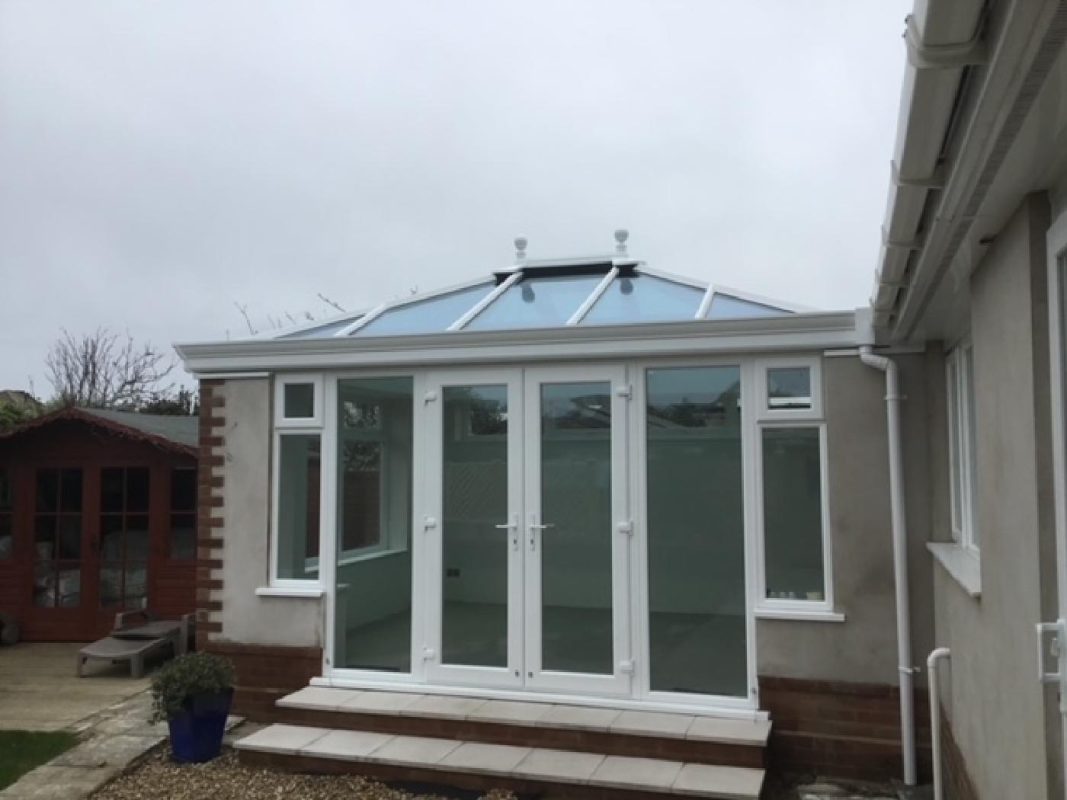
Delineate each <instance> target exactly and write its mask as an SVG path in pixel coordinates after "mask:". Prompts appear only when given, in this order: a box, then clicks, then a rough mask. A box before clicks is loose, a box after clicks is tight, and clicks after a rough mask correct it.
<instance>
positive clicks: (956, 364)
mask: <svg viewBox="0 0 1067 800" xmlns="http://www.w3.org/2000/svg"><path fill="white" fill-rule="evenodd" d="M945 381H946V392H945V398H946V402H945V406H946V412H947V413H946V424H947V427H948V434H949V441H948V446H949V459H948V463H949V518H950V520H951V529H952V539H953V541H954V542H955V543H956V544H958V545H959V546H960V547H962V548H964V550H966V551H968V552H969V553H971V554H972V555H975V556H977V555H978V554H979V552H980V541H981V540H980V537H979V535H978V521H977V514H976V513H975V508H976V502H977V498H976V497H975V485H976V484H975V478H976V476H975V474H974V465H975V458H974V447H975V444H976V442H975V441H974V440H973V438H974V437H973V436H972V435H971V430H972V427H973V425H974V413H975V409H974V404H975V397H974V348H973V346H972V344H971V341H970V339H969V338H967V337H965V338H963V339H961V340H960V341H959V342H958V343H957V344H956V345H955V346H954V347H952V348H951V349H950V350H949V351H948V353H947V354H946V356H945Z"/></svg>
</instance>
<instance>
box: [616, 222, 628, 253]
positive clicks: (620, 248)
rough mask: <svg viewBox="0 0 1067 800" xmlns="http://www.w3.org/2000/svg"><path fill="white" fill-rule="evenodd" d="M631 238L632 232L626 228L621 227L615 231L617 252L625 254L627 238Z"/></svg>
mask: <svg viewBox="0 0 1067 800" xmlns="http://www.w3.org/2000/svg"><path fill="white" fill-rule="evenodd" d="M629 238H630V232H629V231H628V230H626V228H619V229H618V230H617V231H615V241H616V242H617V244H616V245H615V254H616V255H620V256H624V255H626V240H627V239H629Z"/></svg>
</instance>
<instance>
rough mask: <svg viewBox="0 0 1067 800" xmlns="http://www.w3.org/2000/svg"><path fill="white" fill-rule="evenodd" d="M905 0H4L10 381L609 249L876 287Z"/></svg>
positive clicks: (740, 272) (731, 272)
mask: <svg viewBox="0 0 1067 800" xmlns="http://www.w3.org/2000/svg"><path fill="white" fill-rule="evenodd" d="M910 7H911V0H878V2H862V3H860V2H856V1H855V0H805V2H803V3H798V2H795V0H749V1H748V2H743V3H742V2H736V0H735V1H734V2H720V1H719V0H686V1H684V2H682V1H681V0H536V2H534V1H533V0H526V1H525V2H519V0H514V2H501V0H483V1H478V0H448V2H445V1H444V0H422V1H421V2H415V1H414V0H390V2H381V0H373V1H371V0H359V1H357V0H346V1H345V2H328V1H327V0H323V1H322V2H318V1H316V0H289V2H270V1H269V0H248V1H247V2H244V1H241V0H182V2H160V1H155V2H152V1H150V0H126V1H124V2H120V1H118V0H67V1H66V2H57V1H56V0H0V389H3V388H19V389H27V388H31V386H32V388H33V389H34V390H35V391H36V393H37V394H38V395H39V396H41V397H45V398H46V397H48V396H49V395H50V393H51V387H50V386H49V384H48V381H47V379H46V374H45V369H44V360H45V355H46V353H47V351H48V349H49V346H50V345H51V343H52V342H53V341H54V340H55V339H56V338H57V337H58V336H59V335H60V333H61V331H62V330H63V329H66V330H69V331H70V332H71V333H73V334H75V335H78V334H82V333H88V332H91V331H92V330H94V329H96V328H97V327H100V326H103V327H106V328H109V329H111V330H113V331H116V332H121V333H125V332H129V334H130V335H131V336H133V337H134V338H135V339H136V340H138V341H141V342H146V341H147V342H151V343H153V344H156V345H158V346H166V347H169V345H170V344H171V343H173V342H188V341H202V340H218V339H226V338H237V337H240V336H242V335H247V327H246V324H245V321H244V319H243V318H242V315H241V313H240V311H239V310H238V308H237V306H238V305H240V306H243V307H245V308H246V309H247V313H248V315H249V316H250V317H251V319H252V320H253V324H254V325H255V326H256V328H257V329H265V328H267V327H269V325H270V322H269V321H268V320H270V319H284V317H285V315H286V314H290V315H292V316H294V317H302V316H303V315H304V314H305V313H309V314H312V315H313V316H315V317H316V318H318V317H322V316H326V315H329V314H331V313H336V312H335V310H334V309H331V308H330V307H329V306H328V305H326V304H325V303H324V302H323V301H322V300H321V299H319V295H320V294H322V295H325V296H326V297H328V298H330V299H332V300H333V301H335V302H336V303H339V304H340V305H341V306H343V307H344V308H345V309H347V310H358V309H360V308H365V307H370V306H374V305H376V304H378V303H379V302H381V301H383V300H389V299H393V298H398V297H402V296H404V295H406V294H408V293H409V292H410V291H412V290H413V289H417V290H419V291H426V290H432V289H436V288H440V287H442V286H446V285H449V284H453V283H458V282H462V281H465V280H469V279H473V278H477V277H481V276H483V275H487V274H488V273H489V272H491V271H492V270H494V269H498V268H500V267H503V266H506V265H508V264H510V263H511V262H512V258H513V254H514V246H513V244H512V242H513V240H514V238H515V237H516V236H525V237H527V238H528V240H529V245H528V255H529V257H531V258H546V257H551V256H561V255H582V254H598V253H605V252H610V251H611V250H612V248H613V246H614V240H613V236H612V234H613V231H614V230H615V229H616V228H620V227H622V228H627V229H628V230H629V231H630V241H629V245H630V254H631V255H632V256H635V257H637V258H640V259H643V260H645V261H647V262H648V263H649V265H650V266H652V267H655V268H658V269H662V270H666V271H669V272H675V273H680V274H683V275H688V276H691V277H694V278H699V279H702V280H706V281H710V282H714V283H717V284H723V285H726V286H731V287H734V288H738V289H743V290H746V291H749V292H753V293H756V294H761V295H765V296H769V297H773V298H779V299H783V300H787V301H791V302H794V303H797V304H802V305H807V306H811V307H815V308H824V309H835V308H854V307H857V306H861V305H865V304H866V302H867V298H868V296H869V293H870V290H871V287H872V285H873V275H874V269H875V266H876V260H877V255H878V247H879V243H880V227H881V222H882V217H883V213H884V209H885V198H886V193H887V189H888V185H889V174H890V168H889V161H890V158H891V154H892V147H893V141H894V138H895V132H896V116H897V109H898V105H899V97H900V83H901V79H902V76H903V71H904V64H905V50H904V42H903V40H902V38H901V34H902V32H903V30H904V19H905V16H906V15H907V13H908V12H909V10H910Z"/></svg>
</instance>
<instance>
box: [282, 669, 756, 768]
mask: <svg viewBox="0 0 1067 800" xmlns="http://www.w3.org/2000/svg"><path fill="white" fill-rule="evenodd" d="M271 721H273V722H281V723H288V724H292V725H303V726H310V727H318V728H327V729H336V730H356V731H368V732H376V733H389V734H397V735H405V736H428V737H441V738H450V739H461V740H463V741H468V742H484V743H488V744H509V745H515V746H522V747H537V748H548V749H552V750H571V751H584V752H592V753H599V754H602V755H615V756H637V757H645V756H652V757H655V758H663V759H668V760H671V761H679V762H683V763H694V764H715V765H722V766H737V767H754V768H762V767H763V766H765V752H766V746H767V737H768V736H769V734H770V729H771V724H770V722H768V721H766V720H752V719H738V718H726V717H719V716H708V715H695V714H691V713H678V712H663V711H638V710H632V709H626V710H623V709H617V708H601V707H592V706H579V705H566V704H554V703H544V702H533V701H531V702H526V701H512V700H486V699H484V698H477V697H457V696H451V695H433V694H419V693H408V692H390V691H377V690H375V691H360V690H349V689H328V688H320V687H307V688H305V689H301V690H300V691H298V692H294V693H293V694H291V695H288V696H286V697H283V698H282V699H280V700H279V701H278V702H277V703H276V706H275V710H274V713H273V715H272V719H271Z"/></svg>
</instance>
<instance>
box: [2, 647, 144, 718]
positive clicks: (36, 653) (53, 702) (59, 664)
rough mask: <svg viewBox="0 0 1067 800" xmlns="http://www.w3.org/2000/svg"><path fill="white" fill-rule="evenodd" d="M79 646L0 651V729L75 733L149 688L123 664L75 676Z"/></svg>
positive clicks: (102, 665) (97, 664)
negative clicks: (95, 718)
mask: <svg viewBox="0 0 1067 800" xmlns="http://www.w3.org/2000/svg"><path fill="white" fill-rule="evenodd" d="M81 647H82V645H80V644H68V643H62V644H51V643H48V644H43V643H27V644H17V645H15V646H14V647H3V648H0V730H23V731H59V730H74V731H77V730H80V729H81V728H80V727H79V723H81V722H82V721H83V720H86V719H87V718H88V717H91V716H93V715H94V714H98V713H99V712H101V711H103V710H104V709H106V708H108V707H110V706H113V705H115V704H116V703H119V702H121V701H123V700H126V699H127V698H130V697H132V696H134V695H136V694H138V693H140V692H143V691H144V690H145V689H147V688H148V679H147V678H140V679H136V680H135V679H133V678H131V677H130V671H129V667H128V666H127V665H125V664H119V665H111V664H107V663H104V662H90V664H89V665H88V666H87V668H86V677H84V678H78V677H77V676H76V675H75V664H76V656H77V652H78V650H79V649H80V648H81Z"/></svg>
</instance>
